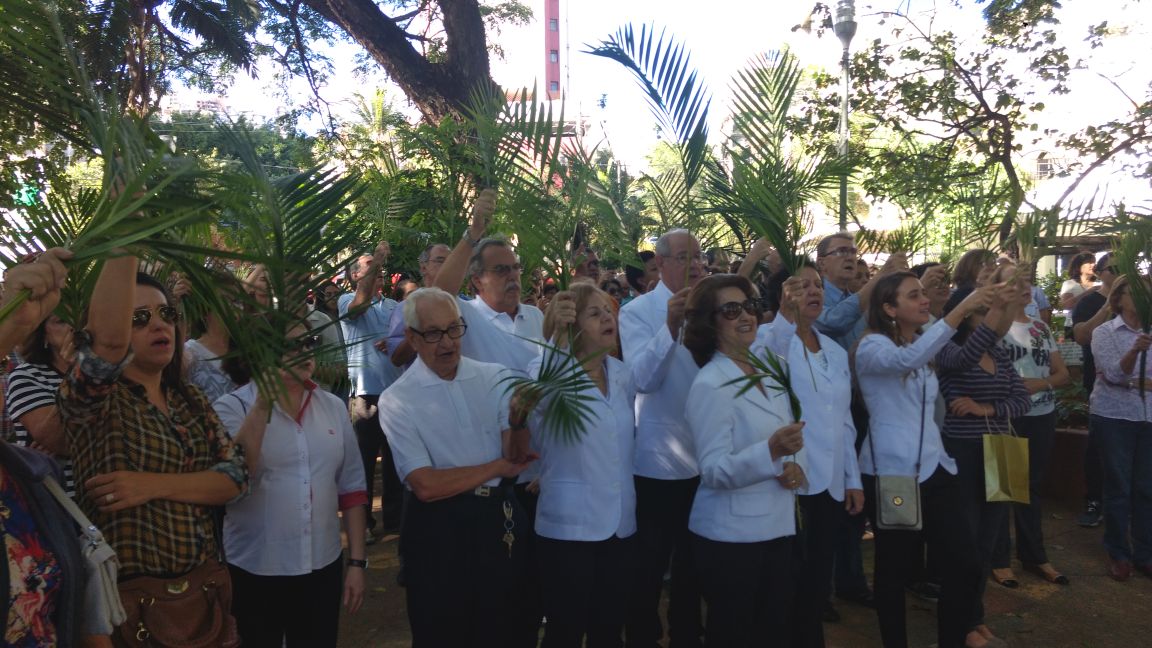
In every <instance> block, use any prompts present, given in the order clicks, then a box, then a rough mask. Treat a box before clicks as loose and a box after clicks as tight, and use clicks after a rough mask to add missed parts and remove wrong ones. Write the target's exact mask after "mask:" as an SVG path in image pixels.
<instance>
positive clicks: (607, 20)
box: [184, 0, 1152, 190]
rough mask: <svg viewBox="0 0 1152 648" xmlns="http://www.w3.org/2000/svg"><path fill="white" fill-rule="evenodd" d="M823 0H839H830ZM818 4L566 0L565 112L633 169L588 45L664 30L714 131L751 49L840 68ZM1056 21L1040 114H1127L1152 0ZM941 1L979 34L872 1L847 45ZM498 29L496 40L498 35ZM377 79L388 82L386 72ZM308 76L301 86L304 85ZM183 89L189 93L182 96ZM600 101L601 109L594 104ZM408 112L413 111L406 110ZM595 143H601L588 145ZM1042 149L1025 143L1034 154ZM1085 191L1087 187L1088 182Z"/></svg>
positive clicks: (1101, 2)
mask: <svg viewBox="0 0 1152 648" xmlns="http://www.w3.org/2000/svg"><path fill="white" fill-rule="evenodd" d="M524 1H525V2H526V3H527V4H528V5H529V6H531V7H532V8H533V10H534V12H535V14H536V19H535V20H534V23H533V24H532V25H530V26H527V27H504V28H503V29H502V31H501V33H500V34H499V35H497V36H495V37H494V38H496V39H497V40H498V41H499V42H500V44H501V45H502V47H503V49H504V50H505V52H506V56H505V58H504V59H503V60H499V59H496V58H494V59H493V61H492V70H493V76H494V78H495V79H496V81H497V82H499V83H500V84H501V85H503V86H504V87H506V88H517V87H532V85H533V83H534V82H535V83H537V85H538V87H540V88H541V89H542V88H543V87H544V85H545V83H544V81H543V78H542V77H543V66H544V58H545V49H544V30H545V28H544V25H543V11H544V9H543V5H544V3H543V0H524ZM825 2H826V3H827V4H832V5H834V4H835V2H832V1H830V0H825ZM812 4H814V2H812V3H811V4H810V3H809V1H808V0H800V1H799V2H793V1H790V0H783V1H782V0H767V1H764V2H750V1H749V0H708V1H707V2H699V1H698V0H662V1H657V0H561V3H560V11H561V16H562V26H561V61H562V64H564V66H565V70H566V72H567V80H568V83H566V84H565V85H566V96H567V100H566V103H565V108H564V110H565V117H566V119H575V118H576V116H577V115H579V116H580V118H581V119H584V120H587V121H588V122H589V123H591V124H593V125H601V126H602V128H594V129H593V131H592V132H593V133H594V135H593V136H594V137H600V133H601V132H602V133H603V136H604V137H606V139H607V144H608V145H610V147H611V148H612V150H613V152H614V153H615V155H616V157H617V158H618V159H620V160H623V161H625V163H626V164H627V165H628V166H629V167H631V168H632V170H633V171H640V170H643V168H644V166H645V156H646V155H647V154H648V153H649V152H650V151H651V150H652V148H653V147H654V146H655V145H656V144H657V142H658V139H657V137H656V132H655V123H656V122H655V119H654V118H653V117H652V116H651V114H650V113H649V111H648V107H647V104H646V103H645V101H644V98H643V95H642V94H641V91H640V90H639V88H638V87H637V86H636V85H635V82H634V81H633V79H632V76H631V75H630V73H628V72H627V71H626V70H625V69H624V68H623V67H622V66H621V65H619V64H618V63H615V62H613V61H609V60H606V59H602V58H600V57H596V56H592V55H589V54H585V53H583V50H584V49H586V48H587V46H588V45H590V44H595V43H598V42H599V41H601V40H603V39H605V38H607V37H608V36H610V35H611V34H613V33H615V32H616V30H617V29H619V28H620V27H621V26H623V25H625V24H628V23H631V24H633V25H635V26H637V27H638V26H640V25H642V24H645V23H648V24H654V25H656V26H657V27H661V28H665V29H667V31H668V32H669V33H670V34H672V35H674V36H675V37H676V39H677V40H679V41H682V42H684V43H686V44H687V45H688V48H689V50H690V51H691V53H692V61H693V63H694V66H695V67H696V68H697V69H698V70H699V72H700V76H701V78H703V79H704V80H705V82H706V84H707V86H708V87H709V89H710V91H711V93H712V95H713V103H712V109H711V113H710V114H711V118H712V121H713V123H712V130H713V132H714V133H715V132H716V131H717V130H718V127H719V124H720V121H721V120H722V119H723V117H724V115H725V114H727V112H728V111H727V108H726V102H727V84H728V80H729V78H730V77H731V76H732V74H733V73H734V72H735V71H737V70H738V69H739V68H741V67H742V66H743V65H744V64H745V63H746V62H747V61H748V60H750V59H751V58H752V57H753V56H755V55H757V54H759V53H763V52H768V51H772V50H778V49H782V48H784V47H787V48H789V49H790V50H791V51H792V52H793V53H794V54H796V55H797V56H798V57H799V59H800V62H801V64H802V65H804V66H816V67H823V68H825V69H828V70H838V68H839V58H840V42H839V40H838V39H837V38H836V37H835V36H834V35H833V34H832V33H831V32H830V31H829V32H827V33H825V34H824V35H823V37H820V38H817V36H816V35H815V34H814V33H813V34H808V33H805V32H803V31H795V32H794V31H792V28H793V26H795V25H797V24H799V23H800V22H801V21H803V20H804V18H805V17H806V16H807V15H808V12H809V11H810V10H811V7H812ZM1064 5H1065V7H1064V9H1063V10H1062V13H1061V17H1062V19H1063V21H1064V25H1063V26H1061V27H1059V29H1060V30H1061V33H1062V36H1061V41H1062V42H1067V43H1069V44H1070V47H1072V49H1073V51H1072V54H1073V59H1074V60H1075V59H1078V58H1081V57H1083V58H1084V60H1085V61H1086V62H1087V65H1086V67H1085V69H1083V70H1081V71H1077V72H1074V76H1073V83H1074V86H1073V87H1074V93H1073V94H1072V95H1067V96H1049V97H1041V99H1043V100H1044V101H1045V102H1046V103H1047V104H1048V108H1047V110H1046V111H1045V112H1044V114H1043V119H1044V120H1045V122H1046V123H1044V124H1042V126H1057V127H1059V126H1062V125H1067V124H1072V123H1076V124H1084V123H1090V122H1092V121H1093V120H1099V119H1101V118H1105V117H1111V116H1116V117H1118V116H1120V115H1123V114H1124V112H1125V110H1127V109H1129V108H1130V106H1129V104H1128V103H1127V100H1126V99H1125V98H1124V95H1123V94H1122V93H1121V92H1120V91H1119V90H1118V89H1117V87H1116V86H1114V85H1113V84H1112V83H1110V82H1109V81H1107V80H1106V78H1105V77H1107V78H1109V79H1112V80H1114V81H1116V82H1117V85H1118V86H1120V87H1121V88H1123V89H1125V90H1126V91H1128V92H1129V93H1133V96H1134V97H1136V98H1140V97H1142V96H1143V94H1144V93H1145V92H1147V88H1148V80H1149V77H1150V75H1152V69H1150V68H1149V66H1147V65H1146V64H1134V63H1133V61H1141V62H1143V59H1144V58H1146V54H1147V51H1148V49H1147V48H1148V45H1147V44H1148V42H1149V36H1152V34H1150V33H1149V22H1152V21H1148V20H1134V18H1133V17H1134V16H1140V15H1142V14H1141V13H1140V12H1144V13H1146V12H1147V4H1146V3H1144V4H1140V3H1137V2H1136V1H1135V0H1094V1H1093V2H1067V3H1064ZM934 8H935V9H938V10H939V12H940V13H939V14H938V19H937V22H936V24H935V25H929V24H928V23H926V22H924V21H923V20H921V23H922V24H925V25H928V27H929V28H935V29H943V28H947V29H951V30H953V31H954V32H956V33H957V34H961V35H964V34H970V35H971V38H973V39H975V38H978V36H979V34H980V31H981V30H980V26H981V24H982V16H981V13H980V11H981V8H982V5H980V4H976V3H974V2H972V1H970V0H963V2H962V6H960V7H956V6H954V5H953V3H952V2H950V1H949V0H938V1H933V0H872V1H861V2H858V3H857V7H856V20H857V23H858V25H859V27H858V32H857V35H856V37H855V38H854V40H853V42H852V50H853V51H858V50H859V49H860V48H861V47H863V46H865V45H866V44H867V43H868V42H869V41H870V40H871V39H873V38H877V37H885V38H890V35H889V28H890V27H891V24H885V22H886V21H887V22H889V23H891V21H892V19H891V18H890V17H886V16H885V15H884V13H885V12H888V11H897V10H898V11H901V12H904V13H910V14H912V15H921V14H926V13H928V12H930V11H931V10H933V9H934ZM1103 20H1111V21H1112V24H1119V23H1125V22H1126V23H1129V33H1128V34H1127V35H1126V36H1124V37H1121V38H1117V39H1113V40H1112V41H1110V42H1109V43H1108V45H1107V46H1106V47H1104V48H1101V49H1099V50H1089V49H1088V47H1087V45H1084V44H1083V43H1082V41H1083V37H1084V36H1085V35H1086V34H1084V33H1080V30H1083V29H1084V25H1087V24H1090V23H1093V22H1100V21H1103ZM492 37H493V36H490V38H492ZM354 47H355V46H350V45H349V46H341V47H340V48H338V49H337V50H336V51H335V52H334V53H333V58H334V60H337V61H351V59H352V56H353V52H354V51H355V50H354V49H353V48H354ZM350 68H351V64H350V63H349V64H348V65H346V66H341V67H340V69H338V70H337V73H336V75H335V76H334V78H333V79H332V81H331V83H330V84H329V85H328V86H327V87H326V88H324V89H323V90H322V96H323V97H324V98H325V99H326V100H328V101H330V102H332V107H333V111H334V112H335V113H336V114H338V115H339V114H349V113H348V111H349V110H350V106H351V105H352V102H351V101H350V100H349V97H351V96H353V95H354V93H356V92H364V91H365V90H366V89H370V88H371V87H372V82H371V81H368V82H366V81H365V80H363V79H356V78H354V77H353V75H351V74H350ZM272 76H273V75H272V73H271V71H270V70H269V69H266V70H264V71H263V72H262V73H261V80H257V81H250V80H241V81H240V82H238V83H237V84H236V86H235V88H234V89H233V91H232V92H230V93H229V94H228V95H227V97H226V98H225V103H226V105H227V106H228V108H229V110H230V111H232V112H233V113H241V112H244V113H251V114H257V115H261V116H265V117H273V116H274V114H273V113H275V112H276V109H277V106H276V104H275V102H269V100H268V96H269V92H268V91H267V89H266V87H265V86H266V84H267V81H265V80H264V79H269V78H271V77H272ZM378 81H379V83H380V84H381V85H385V84H387V81H386V79H384V78H383V76H381V78H380V79H379V80H378ZM305 91H306V90H305V87H304V86H303V84H302V82H301V83H300V84H298V86H297V92H299V93H300V94H301V95H303V94H304V93H305ZM390 92H391V96H393V97H394V98H395V102H396V106H397V107H398V108H402V109H403V108H405V103H406V102H405V100H404V99H403V95H402V93H401V92H400V91H399V90H398V89H396V88H395V87H393V88H392V90H390ZM184 96H185V97H187V96H188V95H187V94H185V95H184ZM602 96H603V97H604V98H605V100H606V102H605V107H604V108H603V109H601V108H600V107H599V106H598V105H597V102H598V101H599V100H600V98H601V97H602ZM407 111H408V112H409V113H410V114H411V115H412V117H413V118H416V112H415V111H414V110H412V109H411V108H410V107H409V108H408V109H407ZM590 143H591V144H597V143H598V142H590ZM1037 152H1038V149H1037V150H1030V151H1025V153H1026V154H1029V155H1035V154H1036V153H1037ZM1087 189H1088V188H1087V187H1086V190H1087Z"/></svg>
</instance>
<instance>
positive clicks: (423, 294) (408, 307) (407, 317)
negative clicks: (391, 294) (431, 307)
mask: <svg viewBox="0 0 1152 648" xmlns="http://www.w3.org/2000/svg"><path fill="white" fill-rule="evenodd" d="M426 301H442V302H445V303H447V304H450V305H451V306H452V310H454V311H456V317H460V306H459V305H458V304H457V303H456V298H455V297H453V296H452V295H451V294H449V293H448V292H446V291H444V290H441V289H439V288H417V289H416V290H414V291H412V294H411V295H408V296H407V297H406V298H405V299H404V301H403V302H402V303H401V306H402V307H403V308H404V326H407V327H408V328H414V329H416V330H420V316H419V315H417V314H416V308H417V307H418V306H419V305H420V304H421V302H426Z"/></svg>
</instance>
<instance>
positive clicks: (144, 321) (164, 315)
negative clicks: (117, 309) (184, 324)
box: [132, 306, 180, 328]
mask: <svg viewBox="0 0 1152 648" xmlns="http://www.w3.org/2000/svg"><path fill="white" fill-rule="evenodd" d="M152 312H153V311H152V309H151V308H137V309H136V310H134V311H132V328H144V327H145V326H148V322H151V321H152ZM156 313H157V314H158V315H160V319H162V320H164V322H165V323H166V324H175V323H176V322H179V321H180V311H179V310H177V309H176V308H175V307H174V306H159V307H157V308H156Z"/></svg>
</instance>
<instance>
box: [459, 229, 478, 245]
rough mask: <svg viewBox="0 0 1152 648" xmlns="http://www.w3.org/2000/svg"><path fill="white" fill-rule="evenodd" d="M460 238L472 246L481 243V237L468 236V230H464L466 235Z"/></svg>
mask: <svg viewBox="0 0 1152 648" xmlns="http://www.w3.org/2000/svg"><path fill="white" fill-rule="evenodd" d="M460 240H461V241H464V242H465V243H467V244H468V245H469V246H470V247H476V246H477V245H480V239H474V238H472V237H471V236H468V230H464V235H463V236H461V237H460Z"/></svg>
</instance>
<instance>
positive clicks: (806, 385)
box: [757, 317, 861, 502]
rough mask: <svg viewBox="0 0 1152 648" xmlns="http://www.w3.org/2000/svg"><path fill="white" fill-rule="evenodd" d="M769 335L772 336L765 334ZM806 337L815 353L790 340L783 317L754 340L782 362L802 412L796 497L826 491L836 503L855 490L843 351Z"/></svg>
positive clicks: (792, 330)
mask: <svg viewBox="0 0 1152 648" xmlns="http://www.w3.org/2000/svg"><path fill="white" fill-rule="evenodd" d="M773 330H775V332H776V333H777V334H776V335H772V334H771V333H772V332H773ZM812 332H813V334H815V335H816V336H817V337H818V339H819V340H820V351H819V352H816V353H813V352H811V351H808V349H807V348H806V347H805V346H804V341H803V340H801V339H800V337H799V336H798V335H796V325H795V324H793V323H792V322H789V321H788V320H787V319H785V318H783V317H777V318H776V319H775V320H774V321H773V322H771V323H770V324H763V325H761V326H760V329H759V330H758V331H757V341H758V342H759V343H761V344H763V345H764V346H767V347H768V348H769V349H771V350H772V351H773V352H775V353H776V354H777V355H779V356H783V357H785V358H786V359H787V361H788V367H789V368H790V370H791V374H792V389H793V391H795V392H796V397H797V398H798V399H799V400H800V406H801V409H802V410H803V412H802V416H801V418H803V420H804V449H803V450H801V451H800V452H799V453H798V454H797V456H796V461H797V463H799V464H800V466H801V467H802V468H803V469H804V476H805V477H807V480H808V484H807V486H806V487H804V488H802V489H800V490H799V491H797V492H799V493H800V494H801V495H816V494H819V493H822V492H824V491H825V490H826V491H828V494H829V495H831V496H832V498H833V499H835V500H836V501H838V502H842V501H844V489H846V488H853V489H859V488H861V485H860V466H859V464H858V462H857V460H856V426H855V424H853V423H852V374H851V373H850V370H849V368H848V352H847V351H845V350H844V349H843V348H842V347H841V346H840V345H839V344H837V343H836V342H835V341H834V340H832V339H831V338H829V337H828V336H826V335H824V334H822V333H819V332H817V331H815V330H813V331H812ZM781 334H782V335H781Z"/></svg>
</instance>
